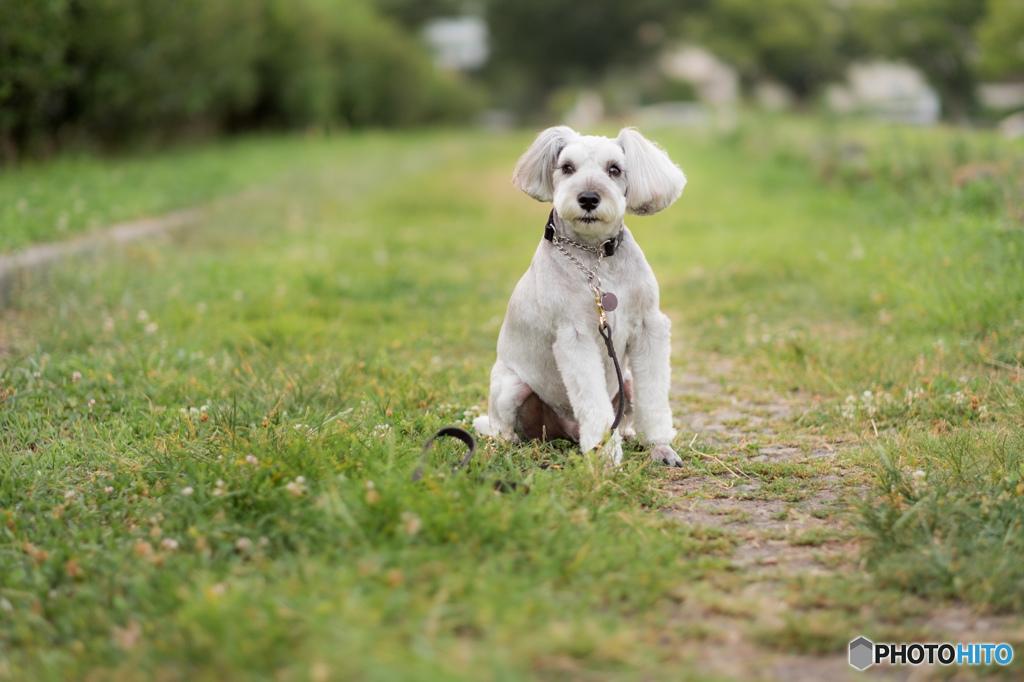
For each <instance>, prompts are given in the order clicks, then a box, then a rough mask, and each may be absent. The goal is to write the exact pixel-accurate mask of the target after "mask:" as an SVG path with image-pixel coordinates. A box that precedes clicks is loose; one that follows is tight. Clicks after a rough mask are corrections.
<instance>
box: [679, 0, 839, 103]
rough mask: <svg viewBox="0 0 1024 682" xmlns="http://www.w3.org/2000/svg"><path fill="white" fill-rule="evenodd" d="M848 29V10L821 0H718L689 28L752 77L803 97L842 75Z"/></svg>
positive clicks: (689, 22) (691, 20)
mask: <svg viewBox="0 0 1024 682" xmlns="http://www.w3.org/2000/svg"><path fill="white" fill-rule="evenodd" d="M845 29H846V24H845V15H844V12H843V11H842V9H841V8H840V7H839V6H838V5H835V4H833V3H827V2H820V0H717V1H716V2H712V3H710V5H709V7H708V9H707V11H705V12H700V13H697V14H695V15H694V16H692V17H689V18H688V20H687V22H686V25H685V30H684V33H685V34H686V35H687V36H689V37H691V38H693V39H695V40H697V41H698V42H700V43H702V44H704V45H706V46H707V47H708V48H710V49H711V50H712V51H713V52H715V53H716V54H718V55H719V56H720V57H722V58H723V59H725V60H726V61H727V62H729V63H731V64H733V65H734V66H735V67H736V68H738V69H739V70H740V73H741V74H742V75H743V77H744V79H745V80H747V81H748V82H753V81H756V80H762V79H771V80H776V81H778V82H780V83H784V84H785V85H786V86H787V87H789V88H790V89H791V90H792V91H793V92H794V93H795V94H796V95H797V96H799V97H803V96H806V95H809V94H811V93H812V92H814V91H815V90H816V89H817V88H818V87H820V86H822V85H824V84H826V83H828V82H830V81H835V80H839V79H840V78H841V77H842V75H843V69H844V68H845V66H846V63H847V61H848V60H849V56H850V55H849V54H848V53H847V51H846V50H845V49H844V38H845Z"/></svg>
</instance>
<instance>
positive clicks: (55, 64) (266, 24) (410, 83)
mask: <svg viewBox="0 0 1024 682" xmlns="http://www.w3.org/2000/svg"><path fill="white" fill-rule="evenodd" d="M475 101H476V100H475V98H474V96H473V94H472V92H471V90H470V89H469V88H468V87H467V86H466V85H465V84H462V83H459V82H456V81H455V80H453V79H452V78H450V77H448V76H447V75H445V74H440V73H438V72H436V71H435V70H434V69H433V67H432V66H431V60H430V58H429V55H428V54H427V53H426V51H425V50H424V49H423V48H422V47H421V46H420V45H418V43H417V42H416V41H415V40H414V39H413V38H411V37H410V36H409V35H407V34H406V33H405V32H404V31H403V30H402V29H401V28H399V27H398V26H397V25H395V24H394V23H393V22H392V21H390V20H389V19H386V18H384V17H382V16H381V15H380V14H379V13H377V11H376V10H375V9H374V8H373V7H372V6H370V5H369V4H367V3H366V2H363V1H362V0H346V2H344V3H339V2H330V1H328V0H291V1H285V0H253V1H245V0H219V1H218V2H206V1H205V0H181V1H180V2H173V3H154V2H144V1H142V0H88V2H86V1H84V0H45V1H40V0H0V157H7V158H11V157H13V156H16V155H19V154H24V153H39V152H46V151H48V149H49V148H50V147H52V146H54V145H55V144H58V143H61V142H67V141H69V140H74V141H82V140H85V141H88V142H99V143H102V144H110V143H121V142H124V141H127V140H136V139H138V138H139V137H156V138H161V137H165V136H168V135H173V136H175V137H180V136H182V135H190V134H195V133H200V134H204V133H209V132H221V131H225V130H233V129H237V128H241V127H246V128H249V127H264V126H268V125H273V126H282V125H283V126H288V127H305V126H320V127H330V126H366V125H402V124H412V123H425V122H432V121H438V120H447V119H452V118H459V117H461V116H465V115H466V114H468V113H469V112H470V111H471V110H472V109H473V107H474V105H475Z"/></svg>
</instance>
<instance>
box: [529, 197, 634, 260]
mask: <svg viewBox="0 0 1024 682" xmlns="http://www.w3.org/2000/svg"><path fill="white" fill-rule="evenodd" d="M544 239H547V240H548V241H549V242H551V243H552V244H554V245H555V246H558V244H559V242H561V243H562V244H570V245H572V246H575V247H576V248H577V249H580V250H581V251H589V252H590V253H596V254H597V255H598V259H599V262H600V259H601V258H603V257H605V256H614V255H615V251H616V249H618V248H619V236H618V235H616V236H614V237H612V238H611V239H606V240H605V241H603V242H601V244H600V245H598V246H588V245H587V244H580V243H579V242H574V241H573V240H571V239H567V238H566V237H562V236H559V235H558V233H556V232H555V210H554V209H551V213H550V214H548V222H547V224H546V225H544Z"/></svg>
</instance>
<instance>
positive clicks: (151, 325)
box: [145, 322, 160, 334]
mask: <svg viewBox="0 0 1024 682" xmlns="http://www.w3.org/2000/svg"><path fill="white" fill-rule="evenodd" d="M159 328H160V327H159V326H158V325H157V323H156V322H150V323H149V324H147V325H146V326H145V331H146V333H147V334H155V333H156V330H157V329H159Z"/></svg>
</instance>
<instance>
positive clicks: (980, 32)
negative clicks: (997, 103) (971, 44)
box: [975, 0, 1024, 79]
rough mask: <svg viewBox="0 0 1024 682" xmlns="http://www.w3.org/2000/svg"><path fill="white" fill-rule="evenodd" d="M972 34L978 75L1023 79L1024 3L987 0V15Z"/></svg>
mask: <svg viewBox="0 0 1024 682" xmlns="http://www.w3.org/2000/svg"><path fill="white" fill-rule="evenodd" d="M975 35H976V36H977V38H978V45H979V47H980V50H981V59H980V61H979V64H978V67H979V72H980V74H981V75H982V76H985V77H987V78H995V79H1024V0H988V12H987V13H986V15H985V18H984V19H983V20H982V21H981V22H980V23H979V24H978V26H977V28H976V31H975Z"/></svg>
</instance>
